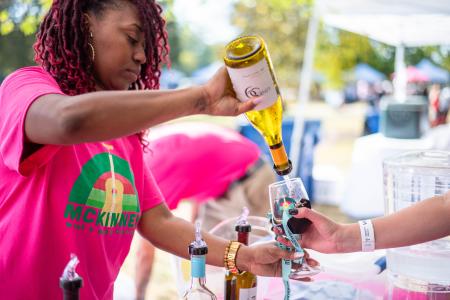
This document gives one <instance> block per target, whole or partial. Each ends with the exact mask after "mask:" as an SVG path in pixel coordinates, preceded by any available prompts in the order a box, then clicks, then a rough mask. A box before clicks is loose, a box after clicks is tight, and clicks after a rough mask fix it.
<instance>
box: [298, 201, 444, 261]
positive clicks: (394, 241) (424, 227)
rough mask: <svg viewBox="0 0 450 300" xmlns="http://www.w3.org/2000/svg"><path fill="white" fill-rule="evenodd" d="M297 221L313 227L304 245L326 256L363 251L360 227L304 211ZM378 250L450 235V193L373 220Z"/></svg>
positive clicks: (304, 236) (304, 238)
mask: <svg viewBox="0 0 450 300" xmlns="http://www.w3.org/2000/svg"><path fill="white" fill-rule="evenodd" d="M295 217H296V218H307V219H309V220H311V222H312V225H311V226H310V227H309V228H308V230H307V231H306V232H305V234H303V235H302V240H301V242H302V245H303V246H304V247H306V248H310V249H314V250H317V251H320V252H323V253H335V252H338V253H343V252H355V251H361V235H360V229H359V224H358V223H353V224H338V223H335V222H333V221H332V220H331V219H329V218H327V217H325V216H323V215H322V214H319V213H317V212H315V211H313V210H309V209H306V208H302V209H300V210H299V211H298V214H296V215H295ZM372 223H373V226H374V231H375V248H376V249H385V248H395V247H403V246H409V245H414V244H419V243H423V242H427V241H431V240H434V239H438V238H442V237H445V236H447V235H450V192H447V193H446V194H444V195H440V196H435V197H432V198H429V199H426V200H423V201H421V202H419V203H417V204H415V205H413V206H410V207H408V208H405V209H403V210H400V211H398V212H396V213H393V214H391V215H389V216H385V217H380V218H375V219H373V220H372Z"/></svg>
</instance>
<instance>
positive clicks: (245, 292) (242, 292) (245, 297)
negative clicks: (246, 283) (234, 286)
mask: <svg viewBox="0 0 450 300" xmlns="http://www.w3.org/2000/svg"><path fill="white" fill-rule="evenodd" d="M256 289H257V288H256V287H253V288H250V289H239V300H256Z"/></svg>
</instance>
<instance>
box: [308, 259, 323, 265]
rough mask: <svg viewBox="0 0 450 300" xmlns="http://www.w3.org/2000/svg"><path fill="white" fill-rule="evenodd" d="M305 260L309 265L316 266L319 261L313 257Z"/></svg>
mask: <svg viewBox="0 0 450 300" xmlns="http://www.w3.org/2000/svg"><path fill="white" fill-rule="evenodd" d="M306 262H307V263H308V265H310V266H311V267H318V266H320V263H319V262H318V261H317V260H315V259H313V258H307V259H306Z"/></svg>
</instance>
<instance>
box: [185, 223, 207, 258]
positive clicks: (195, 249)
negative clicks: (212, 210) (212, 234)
mask: <svg viewBox="0 0 450 300" xmlns="http://www.w3.org/2000/svg"><path fill="white" fill-rule="evenodd" d="M200 227H201V225H200V221H197V222H195V241H193V242H192V243H190V244H189V254H190V255H205V254H207V253H208V245H207V244H206V243H205V241H204V240H203V239H202V232H201V230H200Z"/></svg>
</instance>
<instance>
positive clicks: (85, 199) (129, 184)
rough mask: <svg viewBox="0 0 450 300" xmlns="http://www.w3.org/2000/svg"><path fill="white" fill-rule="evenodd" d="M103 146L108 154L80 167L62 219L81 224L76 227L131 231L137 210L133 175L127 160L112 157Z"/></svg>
mask: <svg viewBox="0 0 450 300" xmlns="http://www.w3.org/2000/svg"><path fill="white" fill-rule="evenodd" d="M102 145H103V146H104V147H105V149H106V150H107V152H104V153H100V154H97V155H95V156H93V157H92V158H91V159H90V160H89V161H88V162H87V163H86V164H85V165H84V166H83V168H82V170H81V174H80V175H79V177H78V178H77V180H76V181H75V184H74V186H73V188H72V190H71V192H70V196H69V202H68V204H67V206H66V210H65V212H64V216H65V217H66V218H68V219H70V220H71V221H82V222H81V223H82V224H81V225H80V224H77V225H78V227H80V226H83V227H84V225H88V226H96V227H114V228H121V227H125V228H126V229H131V228H134V227H136V224H137V221H138V214H139V211H140V208H139V199H138V195H137V192H136V187H135V183H134V176H133V173H132V171H131V168H130V166H129V164H128V162H127V161H126V160H124V159H122V158H120V157H118V156H116V155H114V154H112V153H111V151H113V150H114V147H113V146H112V145H108V144H105V143H102ZM68 226H71V225H69V224H68ZM74 227H75V226H74ZM90 230H91V231H92V230H93V229H92V227H90ZM119 232H120V231H119V230H117V233H119Z"/></svg>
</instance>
